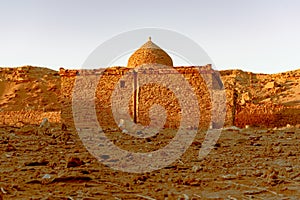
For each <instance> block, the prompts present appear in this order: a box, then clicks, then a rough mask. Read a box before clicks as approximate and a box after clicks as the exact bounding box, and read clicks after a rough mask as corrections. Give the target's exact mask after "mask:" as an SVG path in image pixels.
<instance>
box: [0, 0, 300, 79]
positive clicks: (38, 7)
mask: <svg viewBox="0 0 300 200" xmlns="http://www.w3.org/2000/svg"><path fill="white" fill-rule="evenodd" d="M299 10H300V1H298V0H285V1H284V0H251V1H250V0H247V1H246V0H207V1H201V0H198V1H196V0H195V1H178V2H177V1H174V0H170V1H169V0H165V1H163V0H152V1H142V0H136V1H133V0H131V1H130V0H128V1H124V0H123V1H121V0H120V1H116V0H112V1H108V0H107V1H91V0H85V1H84V0H81V1H79V0H77V1H76V0H51V1H50V0H48V1H46V0H26V1H23V0H19V1H17V0H11V1H4V0H0V28H1V29H0V36H1V37H0V66H21V65H35V66H44V67H49V68H52V69H58V68H59V67H65V68H79V67H80V66H81V65H82V64H83V63H84V61H85V60H86V58H87V57H88V56H89V54H90V53H91V52H92V51H93V50H94V49H95V48H97V46H99V45H100V44H101V43H102V42H105V41H107V40H108V39H110V38H111V37H112V36H115V35H118V34H120V33H122V32H126V31H130V30H133V29H139V28H144V27H155V28H163V29H169V30H173V31H176V32H179V33H181V34H183V35H185V36H187V37H189V38H190V39H192V40H194V41H195V42H197V43H198V44H199V45H200V46H201V47H202V48H203V49H204V50H205V51H206V52H207V54H208V55H209V56H210V57H211V58H212V60H213V61H214V63H215V64H216V68H217V69H232V68H239V69H243V70H246V71H253V72H263V73H274V72H282V71H288V70H293V69H299V68H300V55H299V53H300V38H299V36H300V22H299V21H300V12H299ZM153 40H155V38H154V39H153ZM158 45H159V44H158ZM175 60H176V62H177V63H176V62H175V65H182V64H183V63H180V62H181V61H180V60H177V59H175ZM123 65H126V63H124V64H123ZM104 67H105V66H104Z"/></svg>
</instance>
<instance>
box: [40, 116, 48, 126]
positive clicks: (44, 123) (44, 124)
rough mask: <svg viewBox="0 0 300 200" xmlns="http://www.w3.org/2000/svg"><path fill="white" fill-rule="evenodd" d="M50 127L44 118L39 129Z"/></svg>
mask: <svg viewBox="0 0 300 200" xmlns="http://www.w3.org/2000/svg"><path fill="white" fill-rule="evenodd" d="M49 127H50V122H49V120H48V118H44V119H43V121H42V123H41V124H40V128H49Z"/></svg>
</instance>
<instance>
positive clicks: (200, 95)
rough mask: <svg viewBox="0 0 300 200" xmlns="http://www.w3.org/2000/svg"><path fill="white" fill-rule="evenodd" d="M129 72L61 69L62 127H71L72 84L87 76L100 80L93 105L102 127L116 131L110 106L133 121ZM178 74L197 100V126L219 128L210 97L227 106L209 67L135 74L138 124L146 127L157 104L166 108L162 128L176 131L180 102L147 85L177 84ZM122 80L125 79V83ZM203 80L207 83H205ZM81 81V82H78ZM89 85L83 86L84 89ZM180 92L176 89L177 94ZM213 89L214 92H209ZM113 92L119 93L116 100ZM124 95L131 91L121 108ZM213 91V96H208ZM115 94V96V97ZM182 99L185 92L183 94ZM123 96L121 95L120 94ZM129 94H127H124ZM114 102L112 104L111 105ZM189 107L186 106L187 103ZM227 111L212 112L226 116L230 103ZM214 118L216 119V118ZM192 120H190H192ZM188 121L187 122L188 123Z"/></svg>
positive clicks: (121, 69) (163, 88)
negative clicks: (152, 108) (198, 112)
mask: <svg viewBox="0 0 300 200" xmlns="http://www.w3.org/2000/svg"><path fill="white" fill-rule="evenodd" d="M129 70H130V69H129V68H125V67H114V68H108V69H99V70H94V71H93V70H83V71H78V72H74V71H65V70H63V69H61V71H60V74H61V77H62V87H61V88H62V95H63V96H62V121H63V123H66V124H68V125H69V126H73V125H74V124H73V113H72V92H73V88H74V84H75V78H76V74H77V75H78V76H88V77H89V78H88V79H86V81H93V80H95V81H96V80H97V77H98V78H99V76H100V75H101V78H100V80H99V82H98V85H97V90H96V91H95V104H96V113H97V117H98V121H99V123H100V125H101V127H110V128H117V123H118V122H114V116H113V113H112V103H113V104H114V105H117V107H123V108H125V110H123V111H122V112H129V113H130V115H131V117H133V71H129ZM174 70H175V71H177V72H176V73H179V74H181V75H182V76H183V77H184V79H185V81H187V83H188V84H189V85H190V86H191V87H192V89H193V91H192V93H193V94H195V95H196V98H197V100H198V106H199V109H200V121H199V125H200V127H201V128H208V126H209V125H210V123H211V121H212V120H213V121H214V122H213V123H212V124H214V125H216V126H220V122H219V121H220V119H219V117H218V116H221V115H218V113H216V114H215V117H214V119H212V115H211V106H212V102H211V95H213V101H215V102H218V101H221V103H223V104H226V102H225V99H224V98H220V97H221V96H220V91H221V90H220V89H221V88H222V84H221V85H220V82H219V81H217V80H214V79H215V78H214V76H215V75H216V74H215V73H216V72H215V71H213V70H211V68H210V66H204V67H175V68H173V70H169V71H168V70H166V69H157V68H155V70H144V71H141V70H140V71H139V72H138V73H137V77H138V78H137V81H138V83H139V84H140V85H141V86H140V87H139V90H138V112H137V113H138V116H137V121H138V122H139V123H141V124H143V125H149V123H150V118H149V109H150V108H151V106H152V105H154V104H159V105H161V106H162V107H164V108H165V110H166V112H167V120H166V123H165V127H172V128H175V127H178V126H179V124H180V122H181V120H182V119H181V108H180V105H179V101H178V99H177V97H176V95H175V94H174V92H173V91H171V90H170V89H168V86H162V85H161V84H155V83H148V84H145V85H143V83H147V82H148V81H150V79H156V80H159V81H161V82H167V80H170V79H172V81H175V82H176V81H177V80H176V77H178V74H172V73H174ZM124 77H126V78H125V79H124ZM204 79H205V80H206V82H205V81H204ZM81 81H84V79H83V80H81ZM89 84H91V83H84V84H83V85H85V87H88V85H89ZM76 88H77V89H79V90H82V94H83V95H84V90H85V88H80V87H79V88H78V87H76ZM180 89H181V88H178V90H180ZM211 89H214V90H211ZM116 91H118V94H117V96H113V98H112V95H114V94H115V95H116ZM125 91H132V92H131V95H132V96H131V97H130V98H128V101H125V103H126V104H125V106H124V99H122V98H123V97H124V94H125V93H126V92H125ZM211 91H214V92H211ZM114 92H115V93H114ZM182 92H183V95H189V94H188V93H187V94H185V93H186V92H187V91H186V90H183V91H182ZM123 93H124V94H123ZM127 93H128V92H127ZM112 101H113V102H112ZM186 103H188V102H186ZM225 108H226V109H224V108H222V110H220V109H219V110H218V109H216V110H215V111H214V112H226V110H230V109H232V106H230V104H229V103H227V104H226V106H225ZM187 112H188V113H189V115H190V116H193V115H194V113H193V108H191V107H190V108H189V110H188V111H187ZM231 113H232V112H227V115H226V121H225V125H230V124H231V122H232V119H231V117H232V116H231ZM216 116H217V117H216ZM191 119H192V117H191ZM187 120H190V119H187Z"/></svg>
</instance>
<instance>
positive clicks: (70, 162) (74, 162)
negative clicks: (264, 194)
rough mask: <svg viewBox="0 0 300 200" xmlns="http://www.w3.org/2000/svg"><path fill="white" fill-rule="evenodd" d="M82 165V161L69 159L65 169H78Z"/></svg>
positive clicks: (73, 158)
mask: <svg viewBox="0 0 300 200" xmlns="http://www.w3.org/2000/svg"><path fill="white" fill-rule="evenodd" d="M83 164H84V162H83V161H82V160H80V158H75V157H70V158H69V160H68V162H67V168H70V167H78V166H80V165H83Z"/></svg>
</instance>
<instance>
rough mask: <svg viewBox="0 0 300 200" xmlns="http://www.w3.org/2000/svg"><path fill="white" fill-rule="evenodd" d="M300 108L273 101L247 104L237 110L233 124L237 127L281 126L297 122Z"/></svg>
mask: <svg viewBox="0 0 300 200" xmlns="http://www.w3.org/2000/svg"><path fill="white" fill-rule="evenodd" d="M299 114H300V108H298V109H297V108H289V107H285V106H283V105H275V104H273V103H266V104H247V106H246V107H244V108H243V109H241V110H238V111H237V114H236V120H235V124H236V125H237V126H239V127H245V126H246V125H251V126H254V127H267V128H269V127H283V126H286V125H287V124H290V125H296V124H299V122H300V121H299Z"/></svg>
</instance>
